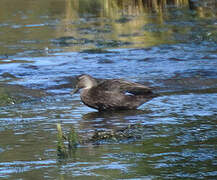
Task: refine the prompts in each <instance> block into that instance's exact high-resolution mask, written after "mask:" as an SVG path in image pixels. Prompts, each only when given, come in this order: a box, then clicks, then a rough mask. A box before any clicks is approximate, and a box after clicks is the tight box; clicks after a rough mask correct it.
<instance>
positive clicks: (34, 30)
mask: <svg viewBox="0 0 217 180" xmlns="http://www.w3.org/2000/svg"><path fill="white" fill-rule="evenodd" d="M155 2H156V1H147V2H143V1H136V0H134V1H132V0H131V1H127V0H125V1H113V0H110V1H107V0H103V1H102V0H94V1H88V0H79V1H75V0H65V1H64V0H47V1H42V0H38V1H32V0H30V1H28V2H27V1H24V0H19V1H15V0H12V1H10V2H9V1H6V0H3V1H1V2H0V78H1V79H0V83H1V84H0V85H1V86H0V94H1V96H0V99H1V103H0V104H1V106H0V178H2V179H31V178H33V177H34V178H35V179H72V178H77V179H85V178H89V179H216V178H217V130H216V129H217V108H216V107H217V43H216V40H217V33H216V32H217V31H216V27H217V21H216V2H215V1H211V0H210V1H193V2H194V3H190V2H191V1H168V3H167V4H166V3H165V2H163V1H162V2H161V1H158V2H161V3H157V2H156V3H155ZM12 4H13V6H12ZM82 73H88V74H90V75H93V76H95V77H97V78H124V79H127V80H131V81H135V82H140V83H142V84H148V85H150V86H152V87H154V89H155V91H156V92H158V93H161V94H162V96H160V97H158V98H155V99H153V100H152V101H150V102H148V103H146V104H144V105H143V106H141V107H140V108H139V111H133V112H116V113H104V114H99V113H97V112H96V111H95V110H93V109H90V108H88V107H86V106H84V105H83V104H82V103H81V102H80V98H79V96H78V95H75V96H73V97H72V96H71V95H70V91H71V90H72V89H73V87H74V83H75V76H76V75H79V74H82ZM6 84H10V85H6ZM32 89H33V90H32ZM56 123H61V125H62V128H63V130H64V132H67V131H68V130H69V129H70V128H71V126H72V125H73V126H74V127H75V129H76V130H77V131H78V132H79V133H81V134H87V135H88V134H91V133H92V132H93V131H94V130H96V129H104V130H106V129H108V130H111V129H117V128H122V127H126V126H128V125H129V124H143V125H144V127H145V128H144V132H143V133H142V135H143V137H142V140H137V141H129V142H128V141H127V142H117V143H112V144H103V145H98V146H96V145H90V144H88V145H83V146H81V147H78V148H77V149H76V150H75V151H74V152H72V153H71V157H68V158H65V159H61V158H58V157H57V152H56V146H57V142H56V141H57V138H56V136H57V130H56Z"/></svg>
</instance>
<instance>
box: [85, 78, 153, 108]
mask: <svg viewBox="0 0 217 180" xmlns="http://www.w3.org/2000/svg"><path fill="white" fill-rule="evenodd" d="M127 93H129V94H127ZM153 97H155V95H154V94H153V93H152V92H151V89H150V88H149V87H147V86H144V85H141V84H138V83H131V82H128V81H125V80H119V79H113V80H105V81H103V82H101V83H99V84H98V85H97V86H94V87H92V88H90V89H84V90H83V91H82V93H81V99H82V101H83V103H84V104H85V105H87V106H89V107H92V108H95V109H98V110H99V111H103V110H126V109H136V108H137V107H138V106H140V105H142V104H143V103H145V102H146V101H148V100H150V99H152V98H153Z"/></svg>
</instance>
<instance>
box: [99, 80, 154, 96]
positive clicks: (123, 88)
mask: <svg viewBox="0 0 217 180" xmlns="http://www.w3.org/2000/svg"><path fill="white" fill-rule="evenodd" d="M97 89H98V90H100V89H101V90H104V91H115V92H120V93H127V92H128V93H132V94H135V95H142V94H149V93H152V91H151V88H150V87H148V86H144V85H142V84H139V83H134V82H129V81H126V80H123V79H109V80H104V81H102V82H101V83H99V84H98V86H97Z"/></svg>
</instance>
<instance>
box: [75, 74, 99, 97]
mask: <svg viewBox="0 0 217 180" xmlns="http://www.w3.org/2000/svg"><path fill="white" fill-rule="evenodd" d="M96 85H97V81H96V79H94V78H93V77H91V76H90V75H87V74H84V75H80V76H78V82H77V85H76V87H75V89H74V90H73V91H72V93H71V94H75V93H76V92H78V91H79V90H80V89H90V88H92V87H94V86H96Z"/></svg>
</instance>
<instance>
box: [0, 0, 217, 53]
mask: <svg viewBox="0 0 217 180" xmlns="http://www.w3.org/2000/svg"><path fill="white" fill-rule="evenodd" d="M1 3H2V6H1V7H0V30H1V31H0V34H1V36H0V41H1V47H0V54H1V55H13V54H18V53H21V56H23V55H26V54H39V53H40V54H41V53H42V54H46V53H48V52H53V51H55V52H56V51H80V50H83V49H90V48H114V47H119V48H120V47H121V48H122V47H149V46H153V45H158V44H165V43H166V44H171V43H176V42H186V41H188V40H189V38H191V40H197V39H198V38H206V39H213V38H215V37H216V33H215V25H214V26H213V28H214V29H213V30H209V33H208V34H207V29H206V28H207V26H209V27H210V26H211V27H210V28H212V25H213V22H212V21H211V22H208V20H206V17H207V19H209V17H215V16H216V14H215V9H211V8H209V11H208V12H209V13H206V12H207V11H206V10H207V6H205V7H206V8H205V7H204V6H196V7H195V6H194V4H195V2H193V1H192V2H191V1H190V2H189V1H188V0H171V1H168V2H167V1H163V0H161V1H142V0H134V1H128V0H127V1H116V0H112V1H111V0H103V1H102V0H94V1H84V0H79V1H77V0H61V1H59V0H52V1H51V0H49V1H46V2H44V1H33V0H31V1H28V3H26V2H24V0H21V1H19V2H18V1H16V0H13V1H10V2H8V1H3V2H1ZM11 4H14V6H11ZM41 4H43V5H42V6H41ZM215 5H216V4H215V2H213V3H211V2H210V5H209V6H208V7H213V6H215ZM177 8H182V11H183V10H184V11H183V12H182V11H180V10H178V11H176V9H177ZM190 9H195V11H190ZM197 12H198V13H199V15H200V14H203V15H201V17H203V18H204V17H205V20H203V21H201V23H203V24H202V26H203V29H204V30H202V29H200V30H199V29H198V28H197V27H196V24H194V22H195V20H197V18H198V17H199V16H197V14H196V13H197ZM180 20H181V21H182V23H179V21H180ZM23 52H24V53H23Z"/></svg>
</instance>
